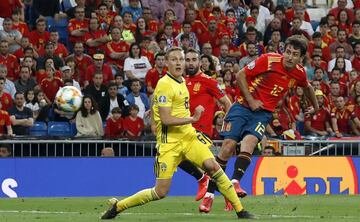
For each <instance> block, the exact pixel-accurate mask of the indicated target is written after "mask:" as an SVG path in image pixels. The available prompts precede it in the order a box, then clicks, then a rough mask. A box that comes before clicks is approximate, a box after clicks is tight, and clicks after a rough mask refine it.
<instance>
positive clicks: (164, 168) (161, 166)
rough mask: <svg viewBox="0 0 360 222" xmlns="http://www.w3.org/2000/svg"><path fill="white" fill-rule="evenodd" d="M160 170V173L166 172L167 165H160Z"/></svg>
mask: <svg viewBox="0 0 360 222" xmlns="http://www.w3.org/2000/svg"><path fill="white" fill-rule="evenodd" d="M160 169H161V171H163V172H165V171H166V170H167V165H166V163H161V165H160Z"/></svg>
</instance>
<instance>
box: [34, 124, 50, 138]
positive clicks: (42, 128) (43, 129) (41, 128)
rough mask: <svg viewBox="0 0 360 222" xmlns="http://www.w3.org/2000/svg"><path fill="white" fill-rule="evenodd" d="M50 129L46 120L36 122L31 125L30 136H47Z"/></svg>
mask: <svg viewBox="0 0 360 222" xmlns="http://www.w3.org/2000/svg"><path fill="white" fill-rule="evenodd" d="M47 133H48V129H47V125H46V123H45V122H34V125H33V126H32V127H30V136H47Z"/></svg>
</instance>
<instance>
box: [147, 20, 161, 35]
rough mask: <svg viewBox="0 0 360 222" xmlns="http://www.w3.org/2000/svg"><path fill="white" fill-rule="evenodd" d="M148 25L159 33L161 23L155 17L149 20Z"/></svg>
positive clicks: (151, 29) (152, 30)
mask: <svg viewBox="0 0 360 222" xmlns="http://www.w3.org/2000/svg"><path fill="white" fill-rule="evenodd" d="M147 27H148V29H149V30H150V31H151V32H154V33H157V32H158V31H159V23H158V22H157V21H156V20H154V19H151V20H150V21H148V23H147Z"/></svg>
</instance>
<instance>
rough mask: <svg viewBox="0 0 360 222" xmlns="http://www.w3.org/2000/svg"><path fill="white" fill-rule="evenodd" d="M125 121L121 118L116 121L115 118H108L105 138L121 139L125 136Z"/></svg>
mask: <svg viewBox="0 0 360 222" xmlns="http://www.w3.org/2000/svg"><path fill="white" fill-rule="evenodd" d="M123 121H124V120H123V119H122V118H119V119H117V120H114V119H113V118H108V119H107V120H106V127H105V137H106V138H121V137H123V136H124V123H123Z"/></svg>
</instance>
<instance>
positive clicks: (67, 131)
mask: <svg viewBox="0 0 360 222" xmlns="http://www.w3.org/2000/svg"><path fill="white" fill-rule="evenodd" d="M48 135H49V136H59V137H71V136H72V135H71V128H70V124H69V123H68V122H49V123H48Z"/></svg>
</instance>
